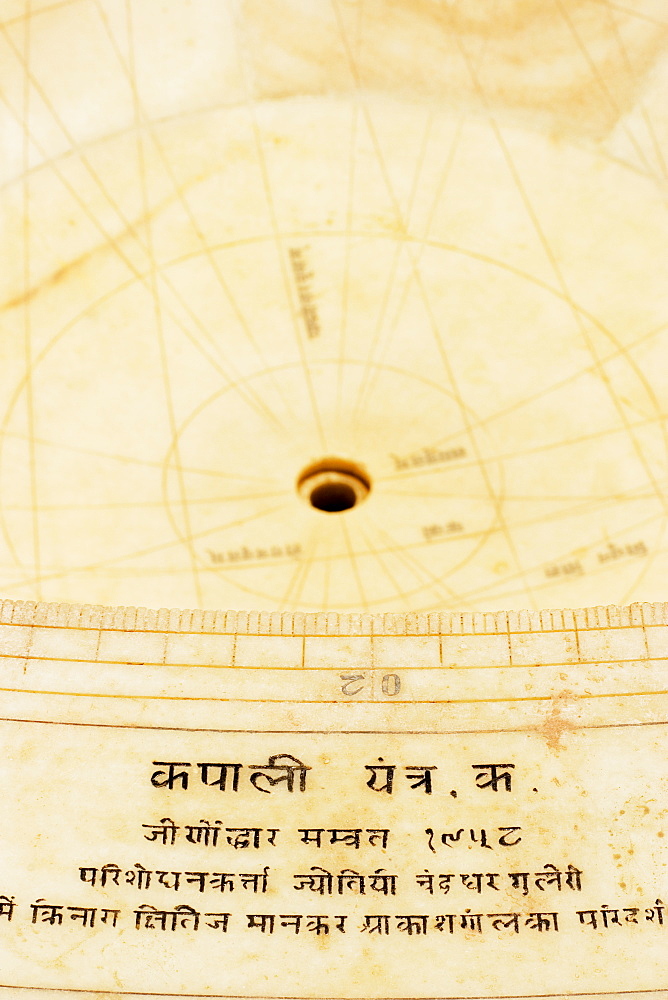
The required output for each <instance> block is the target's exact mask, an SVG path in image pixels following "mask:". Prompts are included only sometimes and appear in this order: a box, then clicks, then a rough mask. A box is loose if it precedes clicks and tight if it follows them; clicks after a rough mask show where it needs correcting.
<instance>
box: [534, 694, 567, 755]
mask: <svg viewBox="0 0 668 1000" xmlns="http://www.w3.org/2000/svg"><path fill="white" fill-rule="evenodd" d="M574 700H575V695H573V693H572V692H571V691H562V692H561V693H560V694H557V695H555V696H554V697H553V699H552V706H551V711H550V714H549V715H548V716H547V718H546V719H545V721H544V723H543V724H542V725H541V726H537V727H536V728H537V732H538V733H539V734H540V735H541V736H543V737H544V739H545V742H546V743H547V745H548V747H549V748H550V750H553V751H554V752H555V753H559V751H560V750H563V749H564V747H563V744H562V742H561V741H562V737H563V736H564V734H565V733H568V732H572V731H573V730H574V729H575V726H574V725H573V723H571V722H569V721H568V720H567V719H565V718H564V716H563V714H562V710H563V708H564V706H565V705H566V704H567V703H569V702H573V701H574Z"/></svg>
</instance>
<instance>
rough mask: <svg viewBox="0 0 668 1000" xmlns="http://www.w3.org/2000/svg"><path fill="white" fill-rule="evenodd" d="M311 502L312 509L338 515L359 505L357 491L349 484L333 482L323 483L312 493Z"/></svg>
mask: <svg viewBox="0 0 668 1000" xmlns="http://www.w3.org/2000/svg"><path fill="white" fill-rule="evenodd" d="M309 501H310V503H311V506H312V507H316V508H317V509H318V510H326V511H328V512H329V513H330V514H336V513H338V512H339V511H341V510H350V508H351V507H354V506H355V504H356V503H357V495H356V493H355V490H354V489H353V488H352V486H350V484H349V483H342V482H336V481H332V482H329V483H321V484H320V486H316V487H315V489H314V490H312V491H311V495H310V497H309Z"/></svg>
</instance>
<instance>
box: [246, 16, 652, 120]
mask: <svg viewBox="0 0 668 1000" xmlns="http://www.w3.org/2000/svg"><path fill="white" fill-rule="evenodd" d="M655 6H656V5H655V4H654V3H653V0H643V2H641V3H640V5H639V9H638V11H637V13H634V12H633V11H628V12H621V11H618V10H616V11H615V13H614V17H613V16H612V14H611V12H610V10H608V9H607V8H606V6H605V5H604V4H602V3H601V2H600V0H551V2H549V3H545V0H505V2H501V3H499V4H494V5H491V4H489V3H488V2H486V0H467V2H464V0H462V2H461V3H458V4H456V5H455V4H443V3H440V2H438V0H385V2H383V3H376V4H367V5H365V6H364V9H363V12H362V17H361V19H360V22H359V23H360V25H361V30H360V34H359V44H358V40H357V26H356V20H355V18H356V16H357V15H356V13H355V12H354V9H352V8H350V7H348V8H344V7H340V8H339V10H340V11H341V15H340V17H341V20H340V23H339V22H337V20H336V19H335V18H331V19H328V18H327V17H326V16H323V12H322V10H321V9H316V10H313V11H308V12H307V11H306V10H305V8H304V5H303V4H302V3H301V2H298V0H280V2H278V3H273V4H271V5H267V4H265V3H264V2H263V0H244V2H243V11H244V15H245V18H246V21H247V23H248V25H249V27H250V30H251V37H252V38H253V45H252V48H253V56H254V61H255V80H256V88H257V89H256V94H255V96H256V98H258V99H261V98H267V97H272V98H276V97H286V96H295V95H298V94H302V95H304V94H310V95H314V94H318V95H323V94H332V93H343V94H349V93H351V92H354V91H355V90H357V89H361V90H362V91H364V92H367V93H373V92H381V93H387V92H391V93H392V94H394V95H396V96H398V97H402V96H403V97H414V98H415V97H419V98H424V97H425V96H427V97H431V98H434V99H436V100H437V101H438V102H440V103H442V104H443V105H444V106H450V107H453V108H455V109H458V108H459V109H461V108H462V107H464V108H467V107H470V108H471V110H472V111H476V110H477V111H480V110H483V111H485V112H486V113H489V112H491V113H497V112H503V111H509V112H512V114H513V115H514V116H517V115H518V114H520V115H522V116H524V117H526V116H527V115H529V116H530V117H531V118H534V119H535V118H536V116H538V118H539V119H540V120H541V121H542V126H543V127H545V125H547V127H548V130H549V131H550V133H551V134H553V135H555V136H560V135H569V134H579V135H582V134H590V135H595V136H603V135H605V134H606V133H608V132H609V131H610V130H611V129H612V128H613V127H614V126H615V124H616V123H617V121H618V120H619V119H620V118H621V117H623V116H624V115H625V114H626V113H627V112H628V111H629V110H630V109H631V108H632V107H633V106H634V105H635V104H636V102H637V100H638V98H639V95H640V93H641V91H642V88H643V86H644V84H645V80H646V77H647V75H648V74H649V72H650V70H651V69H652V67H653V66H654V64H655V62H656V60H657V58H658V56H659V54H660V52H661V51H662V50H664V49H665V45H666V40H667V38H668V28H667V27H666V26H664V25H663V24H662V23H660V21H659V19H658V17H657V18H654V17H653V12H654V10H655ZM346 10H347V13H346Z"/></svg>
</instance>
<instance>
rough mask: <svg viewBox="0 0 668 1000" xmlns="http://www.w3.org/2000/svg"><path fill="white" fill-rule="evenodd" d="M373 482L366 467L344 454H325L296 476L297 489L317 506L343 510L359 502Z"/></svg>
mask: <svg viewBox="0 0 668 1000" xmlns="http://www.w3.org/2000/svg"><path fill="white" fill-rule="evenodd" d="M370 489H371V483H370V482H369V477H368V476H367V474H366V472H365V471H364V469H362V468H361V467H360V466H359V465H355V464H354V463H353V462H348V461H347V460H345V459H342V458H323V459H321V461H319V462H315V463H314V464H313V465H309V466H308V467H307V468H306V469H304V471H303V472H302V474H301V476H300V477H299V479H298V480H297V492H298V493H299V495H300V496H301V497H303V499H304V500H306V501H307V502H308V503H309V504H310V505H311V507H314V508H315V510H322V511H324V513H326V514H340V513H342V512H343V511H344V510H350V509H351V508H352V507H355V506H356V505H357V504H358V503H360V502H361V501H362V500H364V498H365V497H366V496H367V494H368V493H369V490H370Z"/></svg>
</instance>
